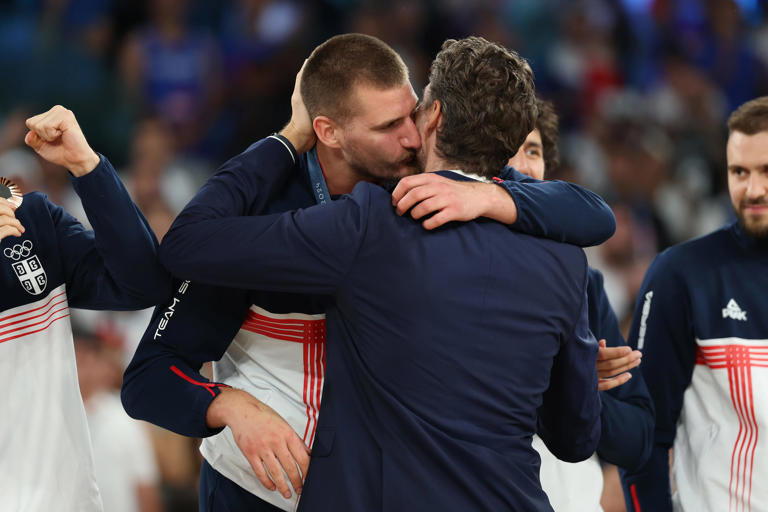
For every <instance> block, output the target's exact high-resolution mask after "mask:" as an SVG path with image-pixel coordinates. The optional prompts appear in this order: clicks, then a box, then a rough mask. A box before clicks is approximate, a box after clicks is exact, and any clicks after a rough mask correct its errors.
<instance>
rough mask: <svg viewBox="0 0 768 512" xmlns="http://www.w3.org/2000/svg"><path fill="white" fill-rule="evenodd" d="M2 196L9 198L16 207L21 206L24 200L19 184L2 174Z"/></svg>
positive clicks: (0, 180)
mask: <svg viewBox="0 0 768 512" xmlns="http://www.w3.org/2000/svg"><path fill="white" fill-rule="evenodd" d="M0 197H2V198H3V199H7V200H8V202H9V203H11V204H12V205H13V206H15V207H16V208H18V207H19V206H21V202H22V201H23V200H24V197H23V196H22V195H21V190H20V189H19V186H18V185H16V184H15V183H14V182H12V181H11V180H9V179H8V178H3V177H2V176H0Z"/></svg>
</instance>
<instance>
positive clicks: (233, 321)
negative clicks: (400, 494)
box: [122, 138, 615, 510]
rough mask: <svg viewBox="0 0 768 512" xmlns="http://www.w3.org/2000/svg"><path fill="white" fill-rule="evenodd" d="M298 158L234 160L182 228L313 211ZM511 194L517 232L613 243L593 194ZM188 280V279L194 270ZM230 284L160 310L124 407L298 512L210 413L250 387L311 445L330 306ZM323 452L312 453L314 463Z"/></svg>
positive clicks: (519, 189) (181, 294)
mask: <svg viewBox="0 0 768 512" xmlns="http://www.w3.org/2000/svg"><path fill="white" fill-rule="evenodd" d="M288 149H290V150H292V148H286V146H285V145H284V144H283V142H281V141H279V140H277V139H275V138H267V139H264V140H262V141H260V142H258V143H256V144H254V145H253V146H252V147H251V148H249V149H248V150H247V151H246V152H244V153H243V154H241V155H239V156H237V157H235V158H233V159H232V160H230V161H229V162H227V163H226V164H225V165H224V166H223V167H222V169H221V170H220V172H219V173H218V174H217V175H216V176H214V177H213V178H212V179H211V180H209V182H208V183H207V184H206V185H205V186H204V187H203V188H202V189H201V191H200V192H199V193H198V195H197V196H196V197H195V199H193V200H192V202H191V203H190V204H189V205H188V206H187V207H186V208H185V210H184V211H183V212H182V213H181V215H180V216H179V219H178V220H177V223H175V225H178V223H184V222H186V221H187V220H188V219H190V218H200V216H201V215H202V216H204V217H208V218H217V217H231V216H242V215H257V214H269V213H279V212H284V211H287V210H290V209H295V208H301V207H308V206H311V205H313V204H315V202H316V199H315V196H314V195H313V191H312V186H311V184H310V181H309V178H308V176H307V161H306V159H307V155H302V156H300V157H299V156H296V155H295V154H294V153H293V152H292V151H288ZM243 170H245V171H247V172H243ZM275 175H278V176H281V177H280V178H275ZM502 185H503V186H505V188H507V190H508V191H510V193H511V194H512V195H513V197H514V198H515V201H516V204H517V206H518V210H519V219H518V222H517V223H516V225H515V226H516V228H517V229H520V230H523V231H529V232H532V233H537V234H540V235H546V236H548V237H550V238H554V239H558V240H567V241H570V242H573V243H578V244H581V245H590V244H594V243H600V242H601V241H603V240H604V239H606V238H607V237H609V236H610V235H611V234H612V233H613V230H614V227H615V223H614V219H613V215H612V213H611V212H610V209H609V208H608V207H607V205H605V203H604V202H603V201H602V200H601V199H600V198H599V197H597V196H595V195H594V194H592V193H591V192H589V191H586V190H585V189H582V188H580V187H577V186H575V185H571V184H567V183H562V182H549V183H540V182H534V181H533V180H526V183H525V184H523V183H516V182H504V183H503V184H502ZM573 212H579V214H578V215H573ZM231 244H232V245H227V246H222V247H220V248H219V249H218V250H217V251H210V252H204V253H201V254H197V256H200V257H201V258H204V259H206V260H207V261H209V262H210V264H211V265H215V266H221V263H220V256H224V257H225V258H226V257H228V256H231V255H232V254H236V253H237V249H238V248H237V247H236V246H237V245H238V241H237V237H233V238H232V239H231ZM286 258H290V255H286ZM329 271H330V269H329ZM179 275H181V276H184V275H185V272H184V269H181V271H180V272H179ZM229 277H230V282H228V283H227V285H229V286H231V287H232V288H221V287H214V286H209V285H204V284H200V283H198V282H192V283H190V282H187V281H179V282H178V289H177V293H176V295H175V296H174V298H173V299H172V300H171V302H170V303H169V304H167V305H166V306H164V307H161V308H159V309H158V310H157V311H156V312H155V316H154V317H153V320H152V322H151V323H150V325H149V327H148V329H147V332H146V333H145V335H144V337H143V339H142V341H141V344H140V346H139V349H138V351H137V353H136V356H135V357H134V360H133V361H132V362H131V364H130V366H129V367H128V369H127V370H126V375H125V380H124V384H123V393H122V396H123V403H124V405H125V407H126V410H127V411H128V412H129V414H131V415H132V416H134V417H137V418H141V419H145V420H148V421H151V422H153V423H156V424H158V425H161V426H163V427H165V428H168V429H170V430H173V431H175V432H179V433H181V434H185V435H190V436H200V437H206V438H207V439H205V440H204V442H203V445H202V448H201V450H202V452H203V454H204V456H205V458H206V460H207V461H208V462H209V463H210V464H211V466H212V467H213V468H214V469H216V470H217V471H219V472H220V473H222V474H223V475H225V476H226V477H228V478H230V479H231V480H233V481H234V482H235V483H237V484H238V485H239V486H240V487H242V488H244V489H247V490H248V491H250V492H252V493H254V494H257V495H258V496H260V497H262V498H263V499H264V500H266V501H268V502H270V503H273V504H275V505H278V506H280V507H282V508H284V509H286V510H288V509H291V508H292V507H294V506H295V501H294V500H285V499H284V498H283V497H282V496H281V495H280V494H279V493H278V492H270V491H267V490H266V489H264V488H263V486H262V485H261V484H260V482H259V481H258V479H257V478H256V477H255V475H254V474H253V471H252V470H251V468H250V465H249V464H248V462H247V460H246V459H245V457H244V456H243V455H242V454H241V453H240V450H239V449H238V448H237V446H236V445H235V443H234V440H233V438H232V435H231V432H230V431H229V429H225V430H224V431H223V432H221V433H219V432H218V431H212V430H210V429H208V428H207V427H206V425H205V413H206V411H207V408H208V405H209V404H210V402H211V400H213V398H214V397H215V396H216V394H217V393H218V386H220V385H229V386H235V387H238V388H241V389H245V390H246V391H248V392H250V393H251V394H252V395H254V396H255V397H256V398H258V399H260V400H262V401H264V402H265V403H267V404H268V405H270V406H271V407H272V408H273V409H275V410H276V411H277V412H278V413H279V414H280V415H281V416H282V417H283V418H285V419H286V420H287V421H288V422H289V424H291V426H292V427H293V428H294V429H295V430H296V432H297V433H298V434H299V435H300V436H301V437H302V439H304V441H305V442H306V443H307V444H308V445H309V446H313V443H314V438H315V436H316V432H317V422H318V418H319V406H320V401H321V396H322V391H323V386H324V382H325V381H324V377H325V354H326V346H325V309H326V299H323V298H322V297H320V296H313V295H304V294H302V295H299V294H289V293H278V292H258V291H247V290H243V289H242V288H243V284H242V283H243V282H242V281H241V280H240V279H238V273H237V272H234V273H232V274H231V275H230V276H229ZM238 288H240V289H238ZM322 292H323V290H319V289H318V290H317V293H318V294H320V293H322ZM211 360H212V361H215V363H214V381H215V382H213V383H211V382H209V381H208V380H207V379H205V378H204V377H203V376H202V375H201V374H200V373H199V372H198V370H199V368H200V366H201V364H202V363H203V362H205V361H211ZM213 434H217V435H213ZM209 436H211V437H209ZM322 450H323V448H322V446H317V445H315V446H313V453H315V454H319V453H321V452H322Z"/></svg>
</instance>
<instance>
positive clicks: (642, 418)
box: [587, 268, 654, 469]
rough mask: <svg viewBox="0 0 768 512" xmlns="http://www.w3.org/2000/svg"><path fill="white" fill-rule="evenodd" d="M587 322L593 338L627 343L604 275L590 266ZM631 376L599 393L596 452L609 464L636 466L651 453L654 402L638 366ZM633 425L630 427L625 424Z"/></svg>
mask: <svg viewBox="0 0 768 512" xmlns="http://www.w3.org/2000/svg"><path fill="white" fill-rule="evenodd" d="M587 293H588V297H589V326H590V329H591V330H592V333H593V334H594V335H595V338H596V339H605V340H606V344H607V345H608V346H609V347H620V346H624V345H626V342H625V341H624V336H622V335H621V332H620V331H619V323H618V321H617V320H616V314H615V313H614V312H613V308H611V304H610V303H609V302H608V296H607V295H606V293H605V288H604V287H603V276H602V274H600V272H598V271H597V270H594V269H592V268H590V269H589V286H588V289H587ZM631 374H632V379H631V380H630V381H629V382H627V383H625V384H623V385H621V386H619V387H617V388H613V389H611V390H608V391H604V392H602V393H600V398H601V399H602V401H603V411H602V413H601V418H600V419H601V423H602V433H601V435H600V444H599V445H598V446H597V454H598V455H600V457H601V458H602V459H604V460H606V461H608V462H610V463H611V464H616V465H617V466H620V467H623V468H627V469H637V468H638V467H640V466H642V465H643V464H644V463H645V461H647V460H648V457H649V456H650V454H651V447H652V445H653V422H654V414H653V403H652V402H651V397H650V395H649V394H648V389H647V388H646V386H645V381H644V380H643V374H642V372H641V371H640V368H635V369H633V370H632V371H631ZM627 425H632V428H627Z"/></svg>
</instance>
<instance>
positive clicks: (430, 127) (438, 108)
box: [424, 100, 443, 136]
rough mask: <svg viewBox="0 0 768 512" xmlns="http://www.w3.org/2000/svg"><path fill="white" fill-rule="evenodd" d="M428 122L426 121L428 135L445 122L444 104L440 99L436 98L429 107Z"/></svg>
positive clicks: (425, 127)
mask: <svg viewBox="0 0 768 512" xmlns="http://www.w3.org/2000/svg"><path fill="white" fill-rule="evenodd" d="M424 115H425V116H426V122H425V123H424V129H425V132H426V135H427V136H428V135H430V134H431V133H432V132H434V131H437V129H438V128H440V126H441V125H442V124H443V104H442V103H441V102H440V100H435V101H433V102H432V104H431V105H430V106H429V107H427V112H426V113H425V114H424Z"/></svg>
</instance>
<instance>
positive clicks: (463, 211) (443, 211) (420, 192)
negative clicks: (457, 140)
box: [392, 173, 517, 229]
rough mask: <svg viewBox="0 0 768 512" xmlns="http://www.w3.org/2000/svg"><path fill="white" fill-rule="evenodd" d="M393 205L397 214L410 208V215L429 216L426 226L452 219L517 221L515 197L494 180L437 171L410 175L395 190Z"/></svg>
mask: <svg viewBox="0 0 768 512" xmlns="http://www.w3.org/2000/svg"><path fill="white" fill-rule="evenodd" d="M392 205H393V206H395V207H396V209H397V213H398V215H403V214H404V213H405V212H407V211H408V210H411V217H413V218H414V219H421V218H423V217H425V216H427V215H430V214H434V215H432V216H431V217H429V218H428V219H426V220H425V221H424V222H423V223H422V225H423V226H424V228H425V229H435V228H437V227H440V226H442V225H443V224H445V223H447V222H451V221H469V220H473V219H476V218H478V217H489V218H492V219H495V220H498V221H500V222H502V223H505V224H513V223H514V222H515V221H516V220H517V208H516V206H515V202H514V201H513V200H512V197H511V196H510V195H509V194H507V192H506V191H505V190H503V189H502V188H500V187H498V186H496V185H494V184H491V183H480V182H475V181H456V180H452V179H449V178H445V177H443V176H440V175H438V174H435V173H424V174H416V175H413V176H407V177H405V178H403V179H402V180H400V183H399V184H398V185H397V187H396V188H395V190H394V192H392Z"/></svg>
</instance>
